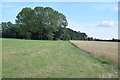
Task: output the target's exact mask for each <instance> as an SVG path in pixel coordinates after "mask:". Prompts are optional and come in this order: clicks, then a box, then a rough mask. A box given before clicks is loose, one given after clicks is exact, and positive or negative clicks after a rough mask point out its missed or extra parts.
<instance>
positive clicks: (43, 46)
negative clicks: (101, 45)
mask: <svg viewBox="0 0 120 80" xmlns="http://www.w3.org/2000/svg"><path fill="white" fill-rule="evenodd" d="M2 51H3V53H2V78H111V77H114V78H117V77H118V73H117V68H116V66H114V65H112V64H107V63H103V62H105V60H104V59H102V58H94V57H93V56H91V55H90V54H87V53H85V52H83V51H80V50H79V49H78V48H76V47H75V46H73V45H72V44H71V43H70V42H69V41H48V40H47V41H45V40H22V39H2Z"/></svg>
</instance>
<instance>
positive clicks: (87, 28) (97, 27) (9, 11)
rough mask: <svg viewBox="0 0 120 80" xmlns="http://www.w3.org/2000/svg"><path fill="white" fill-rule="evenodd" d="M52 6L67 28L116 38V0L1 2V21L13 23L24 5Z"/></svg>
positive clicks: (107, 37) (95, 36) (96, 36)
mask: <svg viewBox="0 0 120 80" xmlns="http://www.w3.org/2000/svg"><path fill="white" fill-rule="evenodd" d="M36 6H42V7H52V8H53V9H55V10H57V11H59V12H61V13H63V14H64V15H65V16H66V18H67V20H68V24H69V25H68V26H67V27H69V28H71V29H73V30H76V31H81V32H85V33H86V34H87V35H88V36H91V37H94V38H101V39H111V38H118V25H117V24H118V3H117V2H3V3H2V21H5V22H7V21H11V22H13V23H15V17H16V15H17V14H18V13H19V12H20V11H21V10H22V8H24V7H31V8H34V7H36Z"/></svg>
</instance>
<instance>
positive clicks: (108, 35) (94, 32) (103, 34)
mask: <svg viewBox="0 0 120 80" xmlns="http://www.w3.org/2000/svg"><path fill="white" fill-rule="evenodd" d="M68 22H69V25H68V27H69V28H71V29H73V30H76V31H80V32H85V33H86V34H87V35H88V36H89V37H94V38H100V39H112V38H118V22H116V21H101V22H104V24H109V25H112V27H98V25H99V24H100V23H79V22H76V21H68Z"/></svg>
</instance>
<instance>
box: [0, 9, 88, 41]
mask: <svg viewBox="0 0 120 80" xmlns="http://www.w3.org/2000/svg"><path fill="white" fill-rule="evenodd" d="M15 22H16V23H15V24H13V23H11V22H2V23H1V25H2V32H1V33H2V37H3V38H20V39H34V40H87V35H86V33H81V32H80V31H78V32H77V31H74V30H72V29H70V28H66V26H68V22H67V19H66V17H65V15H63V14H62V13H59V12H58V11H56V10H54V9H52V8H50V7H35V8H34V9H31V8H29V7H26V8H23V9H22V10H21V11H20V12H19V13H18V15H17V16H16V20H15Z"/></svg>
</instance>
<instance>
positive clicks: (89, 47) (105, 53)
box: [70, 40, 118, 64]
mask: <svg viewBox="0 0 120 80" xmlns="http://www.w3.org/2000/svg"><path fill="white" fill-rule="evenodd" d="M70 42H72V43H73V44H75V45H76V46H77V47H78V48H79V49H81V50H83V51H85V52H87V53H90V54H93V55H95V56H99V57H101V58H105V59H107V60H109V61H111V62H113V63H114V64H117V63H118V42H103V41H73V40H72V41H70Z"/></svg>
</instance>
